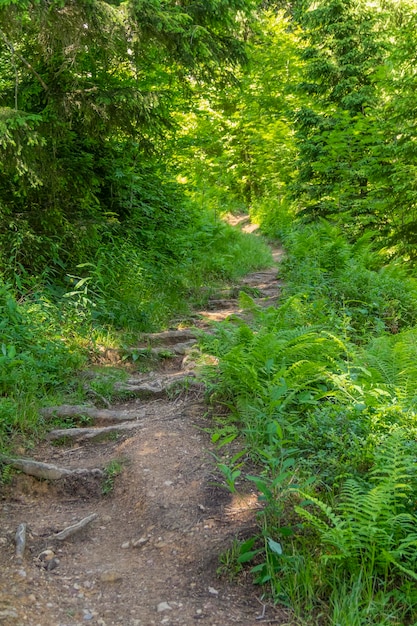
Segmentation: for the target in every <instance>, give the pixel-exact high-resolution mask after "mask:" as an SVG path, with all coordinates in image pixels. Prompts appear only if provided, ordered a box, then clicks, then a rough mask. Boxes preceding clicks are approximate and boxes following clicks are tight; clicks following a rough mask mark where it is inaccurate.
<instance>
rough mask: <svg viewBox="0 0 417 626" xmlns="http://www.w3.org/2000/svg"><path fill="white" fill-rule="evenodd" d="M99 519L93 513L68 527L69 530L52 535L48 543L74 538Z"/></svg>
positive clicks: (65, 529)
mask: <svg viewBox="0 0 417 626" xmlns="http://www.w3.org/2000/svg"><path fill="white" fill-rule="evenodd" d="M97 517H98V515H97V513H92V514H91V515H88V516H87V517H84V518H83V519H82V520H80V521H79V522H77V523H76V524H73V525H72V526H67V528H64V530H61V532H59V533H56V534H55V535H50V536H49V537H48V541H54V540H55V541H65V539H68V537H72V536H73V535H75V534H76V533H78V532H80V530H83V529H84V528H85V527H86V526H88V525H89V524H91V522H93V521H94V520H95V519H97Z"/></svg>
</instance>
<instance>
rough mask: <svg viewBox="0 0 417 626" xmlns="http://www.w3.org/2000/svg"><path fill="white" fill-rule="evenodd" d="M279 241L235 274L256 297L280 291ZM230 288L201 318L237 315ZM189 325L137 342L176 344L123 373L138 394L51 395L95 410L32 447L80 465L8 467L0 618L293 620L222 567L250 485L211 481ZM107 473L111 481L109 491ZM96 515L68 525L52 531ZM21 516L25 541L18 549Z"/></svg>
mask: <svg viewBox="0 0 417 626" xmlns="http://www.w3.org/2000/svg"><path fill="white" fill-rule="evenodd" d="M248 228H251V226H248ZM281 254H282V252H281V251H280V250H275V251H274V259H275V262H276V263H275V265H274V266H273V267H271V268H269V269H267V270H265V271H263V272H256V273H254V274H251V275H249V276H247V277H246V278H245V279H244V280H243V281H241V283H240V286H243V285H246V286H249V287H253V288H256V290H258V294H259V298H258V300H259V302H261V303H263V304H268V305H271V304H273V303H274V302H275V300H276V299H277V297H278V295H279V280H278V279H277V263H278V261H279V258H280V255H281ZM236 287H237V286H235V288H234V289H231V290H229V291H228V292H226V291H224V292H223V293H221V294H218V295H217V296H216V298H213V299H212V300H211V301H210V303H209V306H208V310H207V311H200V312H199V313H198V314H197V315H196V321H195V326H197V327H204V326H205V327H207V326H209V325H210V323H211V320H219V319H223V318H225V317H227V316H228V315H231V314H238V313H239V306H238V302H237V299H235V298H233V297H231V294H232V295H233V294H235V295H237V293H238V291H239V290H238V288H236ZM190 337H191V339H190ZM192 337H193V332H192V330H191V331H190V330H189V329H188V330H187V329H182V331H181V332H179V333H176V332H174V333H172V332H171V333H170V332H167V333H162V334H158V335H154V336H148V337H146V344H145V345H152V346H154V349H155V352H158V350H161V349H163V350H164V351H165V352H166V351H167V350H169V351H171V352H172V355H173V356H172V357H171V358H164V359H160V360H159V366H158V367H157V368H156V369H155V371H153V372H151V373H149V374H146V375H143V374H142V375H140V376H139V375H137V374H136V375H134V376H132V377H131V378H130V379H129V380H128V381H127V387H128V388H129V389H130V390H131V392H132V395H134V396H135V397H134V398H133V399H131V400H130V401H129V402H125V403H123V404H118V405H117V406H112V407H109V408H108V409H106V410H103V409H98V410H97V409H95V408H94V407H93V405H91V406H90V407H87V408H86V407H58V408H57V410H56V413H58V414H59V413H61V414H62V415H68V414H71V412H72V414H74V415H77V414H83V413H84V414H85V415H88V416H89V417H90V418H93V419H94V423H93V425H91V424H90V425H89V428H85V429H78V431H77V432H75V431H74V432H73V433H72V435H71V438H70V439H67V440H65V442H64V444H62V443H61V445H59V446H56V445H54V441H53V438H54V437H56V438H57V439H59V438H60V432H59V431H58V432H56V433H54V432H52V433H51V440H50V441H47V442H45V443H43V444H42V445H40V446H39V447H38V448H37V449H36V453H35V454H33V455H32V457H31V458H32V459H33V460H35V461H39V462H43V463H49V464H53V465H54V466H56V467H58V468H65V469H66V470H71V469H75V470H79V469H80V468H82V470H83V471H82V472H78V473H77V471H76V472H75V473H69V472H68V473H64V475H63V476H61V477H60V478H59V479H58V480H45V479H43V480H39V478H36V477H34V476H30V475H27V474H25V473H16V474H15V475H13V477H12V482H11V484H10V485H6V486H3V493H2V494H1V499H0V514H1V525H0V559H1V570H0V625H1V626H81V625H84V624H88V623H91V624H92V625H96V626H115V625H117V626H153V625H159V624H161V625H162V624H165V625H167V626H171V625H174V624H181V625H183V626H191V625H194V624H196V625H198V624H202V625H205V626H208V625H210V626H228V625H229V624H230V625H232V624H240V625H244V626H252V625H255V624H281V625H283V624H292V623H293V622H292V621H291V618H290V616H289V615H288V614H286V612H285V611H284V610H282V609H279V608H277V607H274V606H273V605H272V604H270V603H268V602H266V601H265V602H264V601H263V600H262V599H261V593H262V590H261V589H259V588H257V587H254V586H253V585H252V584H251V582H250V580H249V579H246V578H245V577H242V578H241V579H240V581H239V582H230V581H228V579H227V578H226V577H219V576H218V573H217V570H218V567H219V555H220V554H221V553H224V552H225V551H226V550H227V549H228V548H230V547H231V545H232V543H233V539H234V538H236V537H237V538H239V539H242V538H246V537H249V536H250V535H251V533H252V532H255V530H256V519H255V516H256V511H257V510H258V507H259V504H258V501H257V494H256V493H254V492H253V491H250V488H249V487H247V488H246V493H244V494H242V495H240V496H234V497H232V496H231V495H230V494H229V493H228V492H227V491H226V490H224V489H222V488H221V487H220V486H218V485H216V483H217V482H218V480H219V476H218V475H217V473H216V464H215V461H214V458H213V452H215V449H214V447H213V445H212V444H211V440H210V435H209V434H208V433H207V432H206V429H207V428H208V427H210V418H209V416H208V415H207V406H206V405H205V402H204V397H203V389H202V386H201V384H199V383H197V382H196V380H195V379H194V378H193V377H194V371H193V358H192V356H190V355H189V354H188V355H187V353H188V352H189V351H190V349H191V350H192V348H190V346H191V344H192V342H193V340H192ZM139 348H140V347H139ZM183 353H185V357H184V354H183ZM113 357H114V355H113ZM103 367H104V365H103ZM184 376H186V377H188V378H189V379H190V381H191V382H190V383H189V384H186V383H185V382H184ZM173 386H174V387H173ZM125 387H126V385H125ZM173 389H174V391H173ZM109 424H110V426H109ZM100 428H101V429H103V428H105V429H106V430H100V431H99V430H98V429H100ZM61 434H62V433H61ZM111 462H113V463H114V462H116V463H117V467H122V471H121V473H120V474H119V475H118V476H116V477H115V479H114V484H113V485H110V484H109V483H106V477H105V476H104V477H103V474H102V472H101V471H99V470H103V468H106V467H109V463H111ZM40 467H41V469H42V471H46V470H45V467H43V466H40ZM89 469H93V470H94V469H96V471H92V472H86V471H85V470H89ZM48 471H50V470H48ZM54 471H55V470H54ZM83 472H84V473H83ZM103 485H104V487H106V485H107V487H108V490H109V493H107V494H103ZM110 487H112V488H111V489H110ZM104 490H105V491H106V489H104ZM92 514H95V515H96V517H94V519H92V520H91V521H89V523H87V522H86V525H85V526H84V527H83V528H82V529H77V528H75V529H73V533H72V534H70V536H69V537H68V538H66V539H64V540H62V539H60V538H59V537H56V536H55V535H56V534H57V533H59V531H62V530H63V529H65V528H68V527H70V526H72V525H74V524H76V523H78V522H80V521H81V520H83V519H85V518H87V517H88V516H90V515H92ZM87 521H88V520H87ZM21 524H24V525H26V526H23V527H22V526H21V527H20V531H21V535H22V536H23V538H25V539H26V541H25V543H26V545H25V549H24V551H23V552H22V549H23V546H22V545H20V548H19V546H18V547H17V554H16V538H15V537H16V531H17V529H18V527H19V525H21ZM70 533H71V530H70ZM19 549H20V551H21V552H22V554H21V555H19Z"/></svg>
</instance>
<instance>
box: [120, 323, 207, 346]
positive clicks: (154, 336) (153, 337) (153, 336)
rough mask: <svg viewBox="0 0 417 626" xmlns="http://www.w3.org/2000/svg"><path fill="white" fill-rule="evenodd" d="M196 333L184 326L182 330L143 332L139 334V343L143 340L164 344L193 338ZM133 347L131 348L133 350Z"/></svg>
mask: <svg viewBox="0 0 417 626" xmlns="http://www.w3.org/2000/svg"><path fill="white" fill-rule="evenodd" d="M195 338H196V333H195V332H194V331H193V330H192V329H191V328H184V329H183V330H165V331H163V332H161V333H144V334H143V335H142V336H141V343H144V342H145V341H146V342H148V343H154V342H155V343H164V344H165V345H168V344H171V343H174V344H175V343H178V342H179V341H181V340H182V342H184V341H189V340H195ZM134 349H135V348H132V350H134Z"/></svg>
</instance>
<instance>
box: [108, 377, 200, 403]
mask: <svg viewBox="0 0 417 626" xmlns="http://www.w3.org/2000/svg"><path fill="white" fill-rule="evenodd" d="M192 378H193V377H192V376H191V375H190V373H186V374H184V372H178V373H176V374H174V375H170V376H164V377H161V378H156V379H154V380H153V381H152V382H145V381H143V379H142V380H138V379H136V378H129V379H128V380H126V381H124V382H120V383H117V384H116V385H115V388H116V389H117V390H118V391H123V392H127V393H131V394H134V395H136V396H139V397H142V396H143V397H149V396H153V397H155V398H158V397H161V396H164V395H166V394H167V393H169V391H171V390H172V389H173V388H174V387H175V386H176V385H178V384H179V383H187V382H188V383H190V382H191V381H192Z"/></svg>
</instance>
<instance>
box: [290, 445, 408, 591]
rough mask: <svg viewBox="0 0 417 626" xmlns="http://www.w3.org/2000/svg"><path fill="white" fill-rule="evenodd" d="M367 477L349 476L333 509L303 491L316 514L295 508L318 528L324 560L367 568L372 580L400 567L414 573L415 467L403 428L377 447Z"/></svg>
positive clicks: (389, 575)
mask: <svg viewBox="0 0 417 626" xmlns="http://www.w3.org/2000/svg"><path fill="white" fill-rule="evenodd" d="M370 479H371V481H372V482H371V484H370V485H365V484H361V483H359V482H358V481H356V480H353V479H349V480H347V481H346V482H345V484H344V486H343V489H342V492H341V495H340V501H339V503H338V505H337V506H336V509H335V510H333V509H332V508H330V507H329V506H327V505H326V504H325V503H323V502H321V501H320V500H318V499H317V498H314V497H311V496H307V495H306V494H305V493H302V492H300V495H302V496H303V497H305V498H306V499H307V500H308V502H310V503H311V504H312V505H314V507H315V508H318V509H319V513H320V515H318V514H316V513H313V512H311V511H310V510H307V509H305V508H302V507H300V506H298V507H297V509H296V510H297V512H298V513H299V515H300V516H301V517H303V518H304V519H305V520H306V522H307V523H308V524H309V525H310V526H312V527H313V528H314V529H315V530H316V531H317V532H318V534H319V536H320V539H321V541H322V544H323V546H324V547H325V551H324V553H323V556H322V560H323V563H324V564H326V565H328V564H330V563H332V562H333V563H337V564H339V565H342V566H343V567H344V568H345V569H346V570H347V571H348V572H350V574H351V575H353V576H358V575H359V574H360V573H361V572H365V573H366V575H367V576H368V577H369V579H372V580H374V579H376V577H382V578H384V577H385V580H386V582H388V581H389V580H392V578H393V577H394V576H398V575H400V574H401V573H402V574H406V575H408V576H411V577H412V578H416V579H417V573H416V570H417V551H416V546H417V517H416V515H415V514H414V512H413V511H412V509H411V511H408V509H409V508H410V506H409V503H410V495H411V493H412V492H413V484H414V483H415V468H414V459H413V458H412V457H411V456H410V455H409V454H408V453H407V451H406V447H405V443H404V436H403V435H402V433H396V434H395V435H392V436H390V437H388V438H387V440H386V441H385V443H384V445H382V446H381V447H380V448H379V449H378V450H377V452H376V459H375V469H374V470H373V471H372V472H371V476H370ZM372 584H373V583H372Z"/></svg>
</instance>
